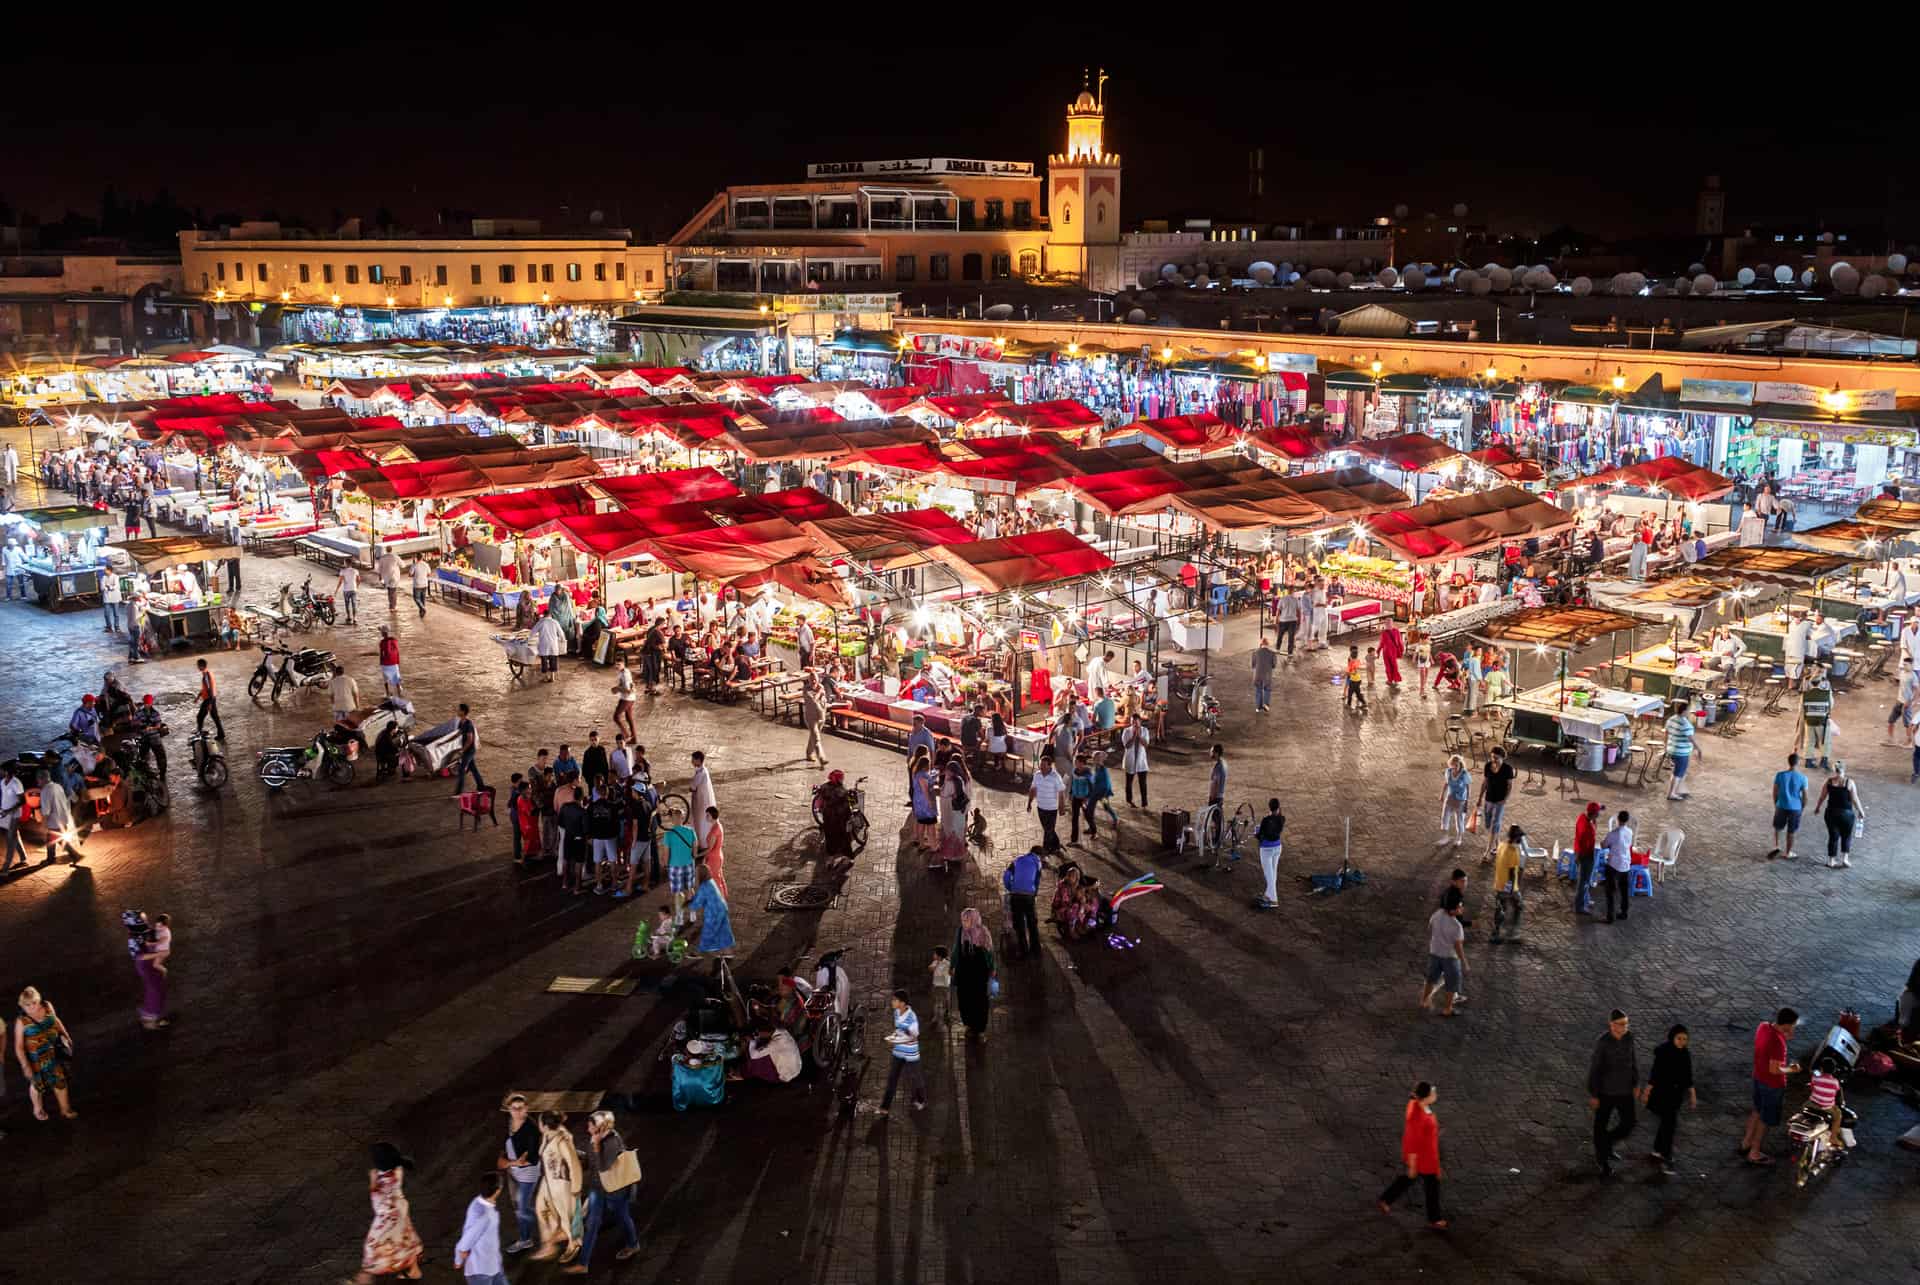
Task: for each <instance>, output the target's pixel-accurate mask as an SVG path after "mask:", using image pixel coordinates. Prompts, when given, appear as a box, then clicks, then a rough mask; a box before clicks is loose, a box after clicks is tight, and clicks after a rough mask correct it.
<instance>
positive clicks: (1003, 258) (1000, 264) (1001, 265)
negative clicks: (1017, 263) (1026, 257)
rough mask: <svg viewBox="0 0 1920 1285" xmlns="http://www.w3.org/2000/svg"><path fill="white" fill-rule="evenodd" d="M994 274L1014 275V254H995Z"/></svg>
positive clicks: (998, 275) (1002, 275)
mask: <svg viewBox="0 0 1920 1285" xmlns="http://www.w3.org/2000/svg"><path fill="white" fill-rule="evenodd" d="M993 275H994V276H995V277H1010V276H1012V275H1013V256H1011V255H1006V254H996V255H994V256H993Z"/></svg>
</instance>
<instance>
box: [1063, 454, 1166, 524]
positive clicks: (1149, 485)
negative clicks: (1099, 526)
mask: <svg viewBox="0 0 1920 1285" xmlns="http://www.w3.org/2000/svg"><path fill="white" fill-rule="evenodd" d="M1187 487H1188V483H1186V482H1184V481H1182V480H1181V479H1179V478H1177V477H1175V476H1174V475H1173V474H1171V473H1169V472H1167V471H1166V470H1165V469H1163V468H1160V467H1159V466H1157V465H1151V464H1150V465H1148V466H1146V467H1145V468H1133V469H1121V470H1118V471H1116V472H1112V473H1095V474H1093V475H1091V476H1088V477H1077V478H1074V479H1073V480H1072V482H1071V483H1070V484H1069V489H1071V490H1072V491H1073V492H1074V493H1075V494H1076V495H1078V496H1079V497H1080V498H1081V499H1083V500H1085V501H1086V502H1087V503H1088V504H1090V505H1092V506H1093V507H1094V508H1096V509H1098V510H1100V511H1101V512H1102V513H1104V514H1106V515H1107V516H1108V517H1110V518H1112V517H1119V516H1120V515H1121V514H1122V513H1125V512H1128V511H1129V510H1133V511H1136V512H1137V511H1140V509H1139V506H1142V505H1152V504H1153V502H1154V501H1155V500H1157V499H1161V498H1163V497H1166V496H1170V495H1174V494H1176V493H1178V492H1180V491H1184V490H1186V489H1187Z"/></svg>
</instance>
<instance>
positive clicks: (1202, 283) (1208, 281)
mask: <svg viewBox="0 0 1920 1285" xmlns="http://www.w3.org/2000/svg"><path fill="white" fill-rule="evenodd" d="M1193 284H1195V285H1197V286H1199V287H1200V288H1201V289H1202V290H1205V289H1206V288H1207V287H1208V286H1210V285H1212V284H1213V278H1212V277H1210V276H1208V275H1207V274H1206V273H1204V272H1202V273H1201V274H1200V275H1199V276H1197V277H1195V278H1194V279H1193Z"/></svg>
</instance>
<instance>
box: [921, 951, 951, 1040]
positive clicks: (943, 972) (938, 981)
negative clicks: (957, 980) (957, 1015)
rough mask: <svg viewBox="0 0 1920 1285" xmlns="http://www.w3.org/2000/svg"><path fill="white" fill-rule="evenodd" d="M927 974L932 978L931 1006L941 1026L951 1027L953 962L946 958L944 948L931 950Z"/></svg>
mask: <svg viewBox="0 0 1920 1285" xmlns="http://www.w3.org/2000/svg"><path fill="white" fill-rule="evenodd" d="M927 972H928V973H930V974H932V976H933V1004H934V1007H935V1008H936V1009H937V1010H938V1011H939V1013H940V1021H941V1023H942V1024H943V1025H946V1026H952V1025H953V961H952V960H950V959H948V958H947V948H946V947H945V946H935V947H934V948H933V962H932V963H930V964H928V965H927Z"/></svg>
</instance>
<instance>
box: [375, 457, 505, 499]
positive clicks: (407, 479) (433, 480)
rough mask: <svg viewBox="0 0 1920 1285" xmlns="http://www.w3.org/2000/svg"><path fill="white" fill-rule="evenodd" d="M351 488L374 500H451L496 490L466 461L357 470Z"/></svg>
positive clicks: (431, 461) (395, 465)
mask: <svg viewBox="0 0 1920 1285" xmlns="http://www.w3.org/2000/svg"><path fill="white" fill-rule="evenodd" d="M347 485H348V486H349V487H351V488H352V489H353V490H355V491H358V492H360V494H362V495H364V496H366V497H367V498H368V499H370V500H450V499H458V498H460V497H462V496H467V495H485V494H486V493H487V492H489V491H492V490H494V489H495V487H494V484H493V480H492V479H491V478H489V477H488V476H487V475H486V474H485V473H482V472H481V471H480V470H479V469H477V468H475V467H474V466H473V465H472V464H470V463H468V462H467V461H466V460H463V459H444V460H428V461H425V462H416V463H402V464H386V465H382V466H381V467H379V468H372V469H356V470H354V471H353V472H351V473H348V474H347Z"/></svg>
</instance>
